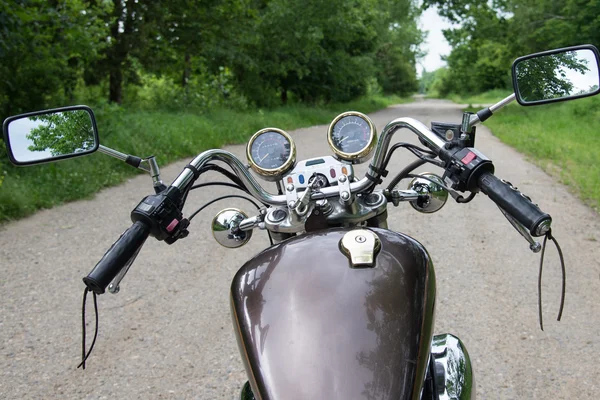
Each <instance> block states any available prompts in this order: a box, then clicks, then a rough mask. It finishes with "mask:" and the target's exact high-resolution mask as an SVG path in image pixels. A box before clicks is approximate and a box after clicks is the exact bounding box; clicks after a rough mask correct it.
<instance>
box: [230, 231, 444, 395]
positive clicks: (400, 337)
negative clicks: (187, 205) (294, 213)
mask: <svg viewBox="0 0 600 400" xmlns="http://www.w3.org/2000/svg"><path fill="white" fill-rule="evenodd" d="M353 229H354V228H340V229H332V230H327V231H322V232H314V233H309V234H306V235H303V236H299V237H295V238H292V239H289V240H287V241H285V242H282V243H279V244H277V245H274V246H272V247H270V248H268V249H266V250H264V251H262V252H261V253H259V254H258V255H257V256H255V257H254V258H252V259H251V260H249V261H248V262H246V264H244V266H242V268H241V269H240V270H239V271H238V273H237V274H236V275H235V277H234V279H233V283H232V286H231V307H232V317H233V323H234V327H235V331H236V337H237V340H238V345H239V347H240V352H241V354H242V358H243V359H244V363H245V366H246V371H247V373H248V377H249V380H250V386H251V388H252V392H253V393H254V396H255V397H256V399H263V400H275V399H277V400H278V399H286V400H288V399H290V400H295V399H298V400H300V399H302V400H308V399H310V400H317V399H365V400H367V399H368V400H372V399H378V400H399V399H419V397H420V393H421V388H422V384H423V381H424V379H425V374H426V370H427V366H428V363H429V354H430V347H431V338H432V331H433V315H434V303H435V275H434V270H433V264H432V263H431V259H430V258H429V255H428V254H427V252H426V251H425V249H424V248H423V246H422V245H421V244H420V243H418V242H417V241H416V240H414V239H412V238H410V237H408V236H406V235H403V234H401V233H396V232H392V231H389V230H385V229H379V228H368V230H369V231H371V232H372V233H374V234H375V235H376V237H377V238H378V240H379V242H380V247H379V249H378V251H377V252H376V255H375V258H374V260H373V263H372V266H357V265H356V264H353V263H352V262H351V258H350V257H349V256H347V255H346V254H345V253H344V252H343V251H342V246H341V241H342V238H343V237H344V235H345V234H346V233H348V232H349V231H352V230H353Z"/></svg>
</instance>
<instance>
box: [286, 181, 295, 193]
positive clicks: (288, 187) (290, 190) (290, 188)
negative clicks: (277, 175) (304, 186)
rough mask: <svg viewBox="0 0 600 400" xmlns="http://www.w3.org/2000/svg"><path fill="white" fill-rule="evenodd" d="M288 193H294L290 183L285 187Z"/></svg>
mask: <svg viewBox="0 0 600 400" xmlns="http://www.w3.org/2000/svg"><path fill="white" fill-rule="evenodd" d="M286 189H287V191H288V192H293V191H294V185H292V184H291V183H290V184H289V185H287V187H286Z"/></svg>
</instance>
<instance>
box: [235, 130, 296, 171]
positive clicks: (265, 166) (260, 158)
mask: <svg viewBox="0 0 600 400" xmlns="http://www.w3.org/2000/svg"><path fill="white" fill-rule="evenodd" d="M246 155H247V157H248V161H249V162H250V166H251V167H252V169H253V170H254V171H256V172H257V173H258V174H260V175H262V176H263V177H279V176H281V175H283V174H284V173H286V172H287V171H288V170H289V169H290V168H291V167H292V166H293V165H294V162H295V159H296V148H295V146H294V142H293V141H292V138H291V137H290V136H289V135H288V134H287V133H285V132H284V131H282V130H281V129H276V128H266V129H262V130H260V131H258V132H256V133H255V134H254V135H253V136H252V138H250V141H249V142H248V147H247V148H246Z"/></svg>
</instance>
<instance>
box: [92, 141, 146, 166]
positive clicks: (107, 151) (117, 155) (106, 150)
mask: <svg viewBox="0 0 600 400" xmlns="http://www.w3.org/2000/svg"><path fill="white" fill-rule="evenodd" d="M98 151H99V152H100V153H104V154H106V155H108V156H111V157H114V158H117V159H119V160H121V161H127V157H129V155H128V154H125V153H121V152H120V151H117V150H113V149H111V148H110V147H106V146H103V145H98ZM138 168H139V169H141V170H142V171H146V172H150V167H149V166H147V165H145V164H144V163H140V165H139V167H138Z"/></svg>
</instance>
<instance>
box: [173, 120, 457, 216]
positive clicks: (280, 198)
mask: <svg viewBox="0 0 600 400" xmlns="http://www.w3.org/2000/svg"><path fill="white" fill-rule="evenodd" d="M402 128H407V129H409V130H411V131H412V132H413V133H415V134H416V135H417V136H419V138H421V139H422V140H423V141H425V143H427V144H428V145H429V147H430V148H431V149H432V150H433V151H434V152H435V153H438V152H439V150H440V149H441V148H442V147H443V146H444V144H445V143H446V142H445V141H444V140H443V139H441V138H439V137H438V136H436V135H435V134H434V133H433V132H432V131H431V130H430V129H429V128H428V127H427V126H425V125H424V124H423V123H421V122H420V121H417V120H416V119H414V118H397V119H395V120H393V121H391V122H390V123H388V124H387V125H386V127H385V128H384V129H383V132H382V133H381V136H380V137H379V141H378V142H377V147H376V150H375V156H374V157H373V160H372V161H371V164H370V166H369V168H370V169H371V170H372V171H371V175H372V176H373V177H375V178H378V177H379V175H380V174H379V173H377V172H375V171H379V168H380V167H381V165H382V164H383V161H384V159H385V157H386V155H387V151H388V148H389V144H390V141H391V139H392V136H393V135H394V134H395V133H396V131H398V130H399V129H402ZM212 160H218V161H223V162H225V163H227V164H228V165H229V166H230V167H231V168H232V169H233V171H234V172H235V174H236V175H237V176H238V177H239V178H240V180H241V181H242V183H243V184H244V186H245V187H246V188H247V189H248V190H249V191H250V194H252V196H254V197H255V198H256V199H258V200H260V201H261V202H262V203H265V204H269V205H272V206H284V205H286V204H287V201H286V196H285V195H274V194H272V193H269V192H267V191H266V190H264V189H263V188H262V186H261V185H260V183H258V181H257V180H256V179H255V178H254V176H252V175H251V174H250V172H249V171H248V168H247V167H246V166H245V165H244V164H243V163H242V162H241V161H240V160H239V159H238V158H237V157H236V156H235V155H234V154H232V153H230V152H228V151H225V150H221V149H213V150H207V151H205V152H203V153H201V154H199V155H198V156H197V157H196V158H194V159H193V160H192V161H191V162H190V165H191V166H192V167H193V168H195V169H196V170H199V169H200V168H202V167H203V166H205V165H206V164H207V163H208V162H209V161H212ZM193 178H194V171H193V170H192V168H189V167H186V168H185V169H184V170H183V171H182V172H181V174H179V176H178V177H177V178H176V179H175V180H174V181H173V183H172V184H171V186H174V187H177V188H178V189H180V190H183V189H185V188H187V187H188V185H190V184H191V183H193ZM372 185H373V182H372V181H371V180H369V179H368V178H366V177H365V178H362V179H361V180H360V181H358V182H352V183H351V184H350V190H351V192H352V193H361V192H363V191H365V190H367V189H368V188H370V187H371V186H372ZM337 195H339V190H338V188H337V187H326V188H322V189H320V190H319V191H318V192H315V193H313V194H312V196H311V200H321V199H324V198H329V197H335V196H337Z"/></svg>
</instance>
